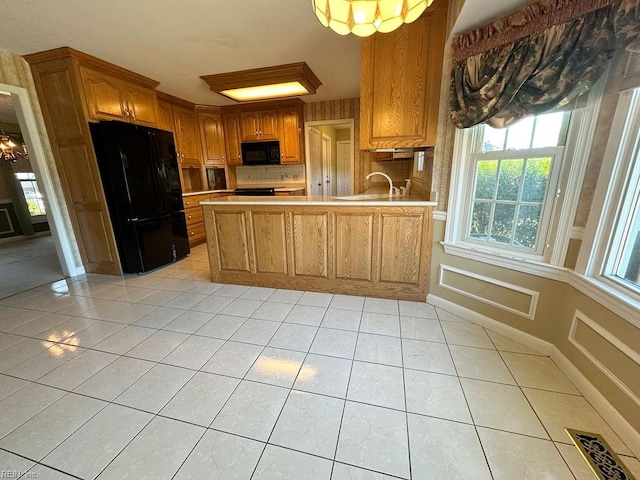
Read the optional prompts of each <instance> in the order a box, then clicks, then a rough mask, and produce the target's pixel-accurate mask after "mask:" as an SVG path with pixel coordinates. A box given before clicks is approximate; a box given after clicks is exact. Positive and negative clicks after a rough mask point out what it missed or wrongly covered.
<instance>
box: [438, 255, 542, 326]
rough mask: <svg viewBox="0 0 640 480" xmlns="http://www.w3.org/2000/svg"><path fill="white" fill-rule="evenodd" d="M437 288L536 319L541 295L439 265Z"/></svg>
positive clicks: (472, 273)
mask: <svg viewBox="0 0 640 480" xmlns="http://www.w3.org/2000/svg"><path fill="white" fill-rule="evenodd" d="M438 285H439V286H441V287H442V288H446V289H447V290H451V291H452V292H456V293H459V294H460V295H464V296H466V297H469V298H473V299H474V300H478V301H480V302H483V303H486V304H488V305H492V306H494V307H497V308H500V309H502V310H505V311H507V312H511V313H515V314H517V315H520V316H521V317H524V318H528V319H529V320H533V319H534V318H535V315H536V308H537V305H538V296H539V295H540V294H539V292H536V291H534V290H530V289H528V288H524V287H521V286H519V285H514V284H511V283H507V282H503V281H501V280H497V279H495V278H491V277H486V276H484V275H479V274H477V273H474V272H469V271H466V270H462V269H460V268H455V267H451V266H448V265H440V274H439V276H438Z"/></svg>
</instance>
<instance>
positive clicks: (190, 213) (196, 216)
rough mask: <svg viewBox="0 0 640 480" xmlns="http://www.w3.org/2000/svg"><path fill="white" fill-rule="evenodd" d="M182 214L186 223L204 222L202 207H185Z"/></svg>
mask: <svg viewBox="0 0 640 480" xmlns="http://www.w3.org/2000/svg"><path fill="white" fill-rule="evenodd" d="M184 216H185V218H186V220H187V225H194V224H196V223H203V222H204V212H203V211H202V207H196V208H187V209H186V210H185V211H184Z"/></svg>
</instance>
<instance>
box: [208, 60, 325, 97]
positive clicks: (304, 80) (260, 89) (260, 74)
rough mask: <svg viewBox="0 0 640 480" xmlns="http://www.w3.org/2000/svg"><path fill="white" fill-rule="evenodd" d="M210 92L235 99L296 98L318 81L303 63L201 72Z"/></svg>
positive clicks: (311, 89)
mask: <svg viewBox="0 0 640 480" xmlns="http://www.w3.org/2000/svg"><path fill="white" fill-rule="evenodd" d="M200 78H201V79H202V80H204V81H205V82H206V83H207V85H209V88H210V89H211V91H213V92H216V93H219V94H220V95H224V96H225V97H228V98H230V99H232V100H235V101H236V102H249V101H253V100H266V99H271V98H284V97H298V96H301V95H309V94H313V93H316V90H317V89H318V87H319V86H320V85H322V82H321V81H320V80H319V79H318V77H316V75H315V73H313V71H312V70H311V69H310V68H309V66H308V65H307V64H306V63H305V62H299V63H290V64H287V65H276V66H273V67H265V68H256V69H253V70H241V71H238V72H228V73H218V74H215V75H203V76H202V77H200Z"/></svg>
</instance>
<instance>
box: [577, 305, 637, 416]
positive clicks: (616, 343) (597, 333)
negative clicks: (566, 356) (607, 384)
mask: <svg viewBox="0 0 640 480" xmlns="http://www.w3.org/2000/svg"><path fill="white" fill-rule="evenodd" d="M569 342H571V344H572V345H573V346H575V347H576V348H577V349H578V350H579V351H580V353H582V354H583V355H584V356H585V357H587V359H588V360H589V361H590V362H591V363H593V364H594V365H595V366H596V367H597V368H598V370H600V371H601V372H602V373H603V374H604V375H606V377H607V378H608V379H609V380H611V381H612V382H613V383H615V384H616V385H617V386H618V388H620V390H622V391H623V392H624V393H625V394H626V395H627V396H628V397H629V398H630V399H631V400H633V402H634V403H635V404H636V405H638V406H639V407H640V379H639V378H637V375H633V372H637V368H638V366H640V353H638V352H637V351H636V350H634V349H632V348H631V347H630V346H629V345H627V344H626V343H624V342H623V341H622V340H620V339H619V338H618V337H616V336H614V335H613V334H612V333H611V332H609V331H608V330H607V329H605V328H604V327H603V326H602V325H600V324H598V323H597V322H595V321H594V320H593V319H591V318H589V317H588V316H587V315H585V314H584V313H582V312H581V311H580V310H576V311H575V313H574V316H573V322H572V324H571V330H570V331H569ZM613 369H615V371H616V373H614V372H613V371H612V370H613Z"/></svg>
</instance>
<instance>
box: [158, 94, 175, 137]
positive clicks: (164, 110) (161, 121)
mask: <svg viewBox="0 0 640 480" xmlns="http://www.w3.org/2000/svg"><path fill="white" fill-rule="evenodd" d="M158 128H159V129H161V130H167V131H169V132H173V130H174V128H175V126H174V124H173V107H172V105H171V104H170V103H169V102H167V101H164V100H158Z"/></svg>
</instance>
